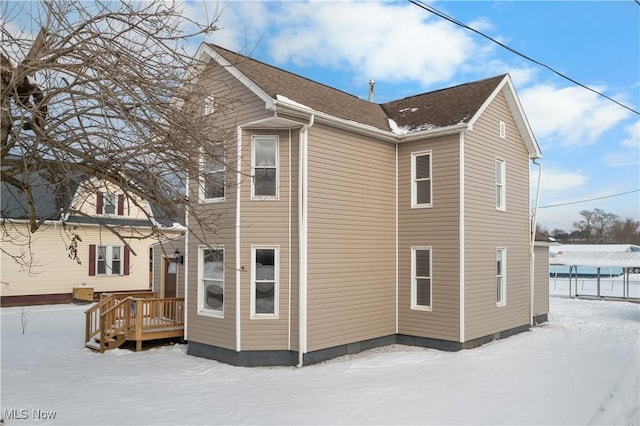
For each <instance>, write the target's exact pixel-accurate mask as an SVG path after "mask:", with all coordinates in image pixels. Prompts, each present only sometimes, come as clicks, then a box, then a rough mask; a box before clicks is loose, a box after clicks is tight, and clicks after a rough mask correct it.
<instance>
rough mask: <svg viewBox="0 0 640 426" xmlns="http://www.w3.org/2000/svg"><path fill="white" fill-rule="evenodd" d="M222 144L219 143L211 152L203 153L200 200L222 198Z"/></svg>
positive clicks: (223, 173) (223, 178)
mask: <svg viewBox="0 0 640 426" xmlns="http://www.w3.org/2000/svg"><path fill="white" fill-rule="evenodd" d="M224 155H225V152H224V145H222V144H220V145H218V146H216V147H215V149H213V152H211V153H203V154H202V159H201V164H202V166H201V175H200V199H201V200H202V201H221V200H224V186H225V158H224Z"/></svg>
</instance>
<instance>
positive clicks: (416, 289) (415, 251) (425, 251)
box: [411, 247, 432, 311]
mask: <svg viewBox="0 0 640 426" xmlns="http://www.w3.org/2000/svg"><path fill="white" fill-rule="evenodd" d="M431 296H432V281H431V247H412V248H411V309H416V310H423V311H430V310H431V306H432V305H431V300H432V297H431Z"/></svg>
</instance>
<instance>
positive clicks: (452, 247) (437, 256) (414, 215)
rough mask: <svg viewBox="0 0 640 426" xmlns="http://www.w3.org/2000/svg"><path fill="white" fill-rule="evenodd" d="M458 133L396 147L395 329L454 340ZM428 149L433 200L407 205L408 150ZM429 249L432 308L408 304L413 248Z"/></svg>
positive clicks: (457, 285) (457, 276) (457, 264)
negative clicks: (427, 205)
mask: <svg viewBox="0 0 640 426" xmlns="http://www.w3.org/2000/svg"><path fill="white" fill-rule="evenodd" d="M459 146H460V143H459V135H457V134H456V135H450V136H443V137H439V138H434V139H430V140H425V141H420V142H412V143H404V144H400V145H399V146H398V189H399V193H398V216H399V237H398V245H399V251H398V267H399V286H398V287H399V292H398V307H399V330H398V332H399V334H405V335H410V336H419V337H427V338H434V339H444V340H452V341H457V340H458V339H459V327H460V325H459V324H460V320H459V318H460V311H459V300H460V297H459V293H460V292H459V288H460V274H459V267H460V261H459V256H460V247H459V240H460V238H459V217H460V216H459V210H460V207H459V205H460V201H459V200H460V196H459V188H460V183H459V181H460V166H459V157H460V155H459ZM425 150H431V162H432V169H433V170H432V174H431V176H432V203H433V206H432V207H430V208H411V153H413V152H421V151H425ZM416 246H421V247H422V246H429V247H431V254H432V286H433V288H432V302H431V303H432V310H431V311H422V310H412V309H411V247H416Z"/></svg>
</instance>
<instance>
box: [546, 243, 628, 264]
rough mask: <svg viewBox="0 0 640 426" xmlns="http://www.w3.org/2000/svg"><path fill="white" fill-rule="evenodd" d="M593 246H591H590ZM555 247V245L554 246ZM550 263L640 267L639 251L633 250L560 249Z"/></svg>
mask: <svg viewBox="0 0 640 426" xmlns="http://www.w3.org/2000/svg"><path fill="white" fill-rule="evenodd" d="M590 247H592V248H593V246H590ZM554 248H557V247H554ZM549 263H550V264H551V265H567V266H591V267H598V268H604V267H618V268H637V267H640V252H637V251H634V252H631V251H623V252H621V251H584V250H578V251H560V252H558V253H556V254H555V255H552V257H550V259H549Z"/></svg>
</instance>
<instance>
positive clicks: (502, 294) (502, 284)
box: [496, 248, 507, 306]
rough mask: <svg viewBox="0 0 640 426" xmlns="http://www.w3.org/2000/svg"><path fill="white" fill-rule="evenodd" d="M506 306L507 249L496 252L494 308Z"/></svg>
mask: <svg viewBox="0 0 640 426" xmlns="http://www.w3.org/2000/svg"><path fill="white" fill-rule="evenodd" d="M506 304H507V249H505V248H499V249H497V250H496V306H505V305H506Z"/></svg>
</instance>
